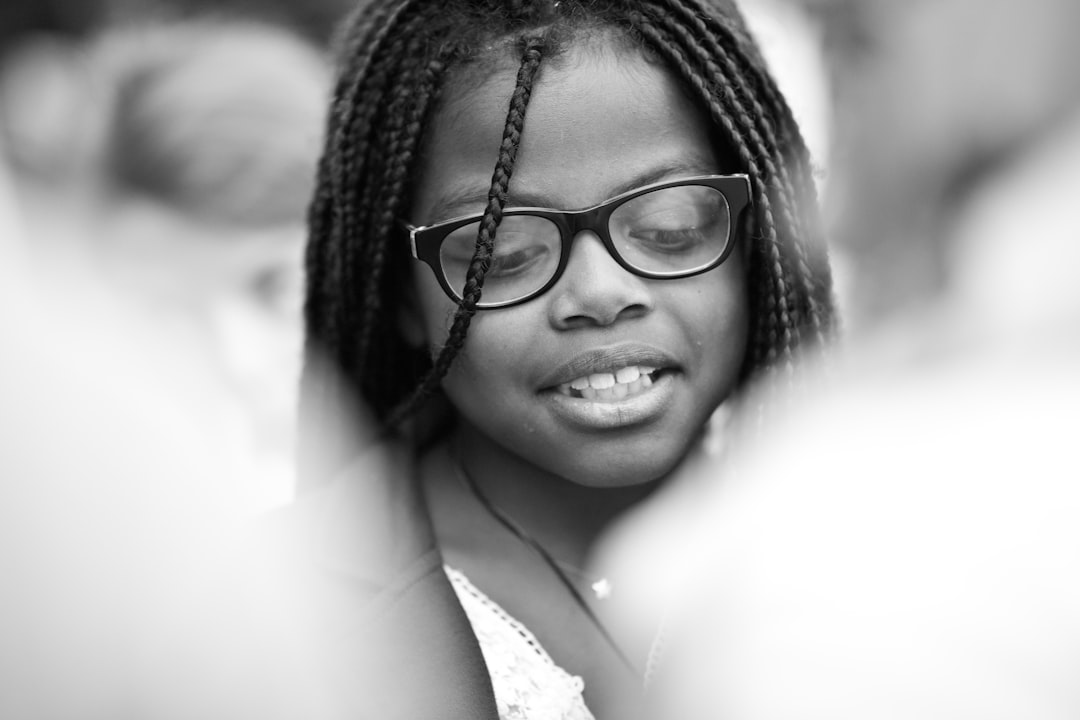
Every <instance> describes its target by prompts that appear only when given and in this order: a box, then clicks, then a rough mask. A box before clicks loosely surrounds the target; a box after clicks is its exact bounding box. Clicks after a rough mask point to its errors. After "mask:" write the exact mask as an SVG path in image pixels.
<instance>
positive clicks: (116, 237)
mask: <svg viewBox="0 0 1080 720" xmlns="http://www.w3.org/2000/svg"><path fill="white" fill-rule="evenodd" d="M6 70H7V71H6V73H5V74H4V82H3V84H2V92H3V113H2V114H3V126H4V128H5V131H6V134H7V137H8V147H9V155H10V156H11V158H12V162H13V165H14V167H15V168H16V170H17V183H16V186H17V189H18V191H19V193H18V195H19V201H20V205H21V207H22V210H23V214H24V217H25V219H26V222H25V224H26V227H27V234H28V235H29V237H31V238H32V242H31V243H29V245H30V246H31V250H32V251H33V252H32V259H33V260H34V261H35V263H36V265H37V266H38V267H39V268H40V269H42V270H43V271H44V272H43V278H44V279H43V282H47V283H53V285H54V291H53V292H54V294H55V295H57V296H58V297H63V294H64V292H65V284H67V283H69V282H71V281H72V280H73V279H74V281H75V282H79V283H83V284H87V285H89V286H90V287H92V288H93V289H94V290H95V292H96V294H97V295H98V296H100V299H101V300H102V302H103V304H104V305H105V306H107V307H103V309H102V312H114V313H118V314H119V315H121V316H123V317H125V318H126V321H127V322H129V323H130V324H131V326H132V327H131V332H132V333H133V334H135V335H137V336H138V337H140V338H141V339H142V341H143V342H144V343H145V344H146V345H147V346H148V347H149V348H155V349H156V350H163V351H164V352H163V354H165V355H167V356H170V357H171V359H172V367H171V371H172V372H175V374H176V380H175V382H176V383H184V382H187V383H188V392H186V393H184V395H185V401H186V402H188V403H190V404H191V405H192V408H191V409H192V410H193V411H195V412H197V413H199V414H201V415H202V416H203V418H204V423H205V434H206V436H207V437H208V438H211V439H212V441H213V442H215V443H216V444H217V445H218V447H219V448H220V449H221V450H222V451H223V452H222V453H219V455H220V456H223V457H224V456H231V460H229V462H230V463H231V464H232V465H233V467H234V469H235V471H236V472H235V476H236V477H237V478H240V477H251V478H256V479H255V480H254V483H255V484H254V485H252V486H246V487H241V486H238V487H235V488H233V492H234V493H235V494H236V498H237V501H238V502H248V503H250V504H251V505H252V507H256V508H257V507H263V506H266V505H272V504H276V503H278V502H281V501H282V500H284V499H287V498H288V497H289V495H290V493H291V478H292V471H293V461H292V446H293V443H292V438H293V435H294V427H295V422H294V420H293V416H294V405H295V395H296V390H295V387H296V383H297V378H298V375H299V363H300V328H299V310H300V285H301V282H302V280H301V264H302V257H301V256H302V243H303V235H304V230H303V226H304V216H305V206H306V203H307V198H308V196H309V194H310V191H311V187H312V183H313V177H314V170H315V161H316V155H317V148H318V142H319V137H320V133H321V129H322V119H321V108H322V105H323V103H324V102H325V97H326V94H327V92H328V83H329V76H328V67H327V64H326V62H325V61H324V58H323V56H322V54H321V52H320V51H319V50H318V49H316V48H315V47H313V46H311V45H309V44H308V43H307V42H305V41H303V40H301V39H300V38H298V37H297V36H295V35H294V34H292V33H291V32H289V31H286V30H283V29H279V28H275V27H273V26H269V25H263V24H256V23H251V22H241V21H232V22H220V21H209V20H206V21H198V20H192V21H187V22H184V23H180V24H158V25H137V26H136V25H132V26H125V27H118V28H115V29H112V30H108V31H106V32H104V33H103V34H102V35H101V36H100V37H98V38H96V39H95V40H94V41H92V42H89V43H88V44H86V45H80V46H73V45H70V44H65V43H62V42H60V41H58V40H55V39H54V40H50V41H46V40H42V41H39V42H38V43H37V44H34V45H28V46H26V47H24V48H23V49H22V50H21V51H20V52H18V53H15V54H14V55H12V56H11V57H10V60H9V67H8V68H7V69H6ZM163 374H164V373H163ZM166 376H167V375H166ZM102 380H103V382H108V379H107V378H103V379H102Z"/></svg>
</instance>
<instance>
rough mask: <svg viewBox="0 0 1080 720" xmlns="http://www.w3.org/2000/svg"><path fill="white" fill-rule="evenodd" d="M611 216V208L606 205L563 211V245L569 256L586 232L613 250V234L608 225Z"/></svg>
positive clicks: (609, 250) (609, 249)
mask: <svg viewBox="0 0 1080 720" xmlns="http://www.w3.org/2000/svg"><path fill="white" fill-rule="evenodd" d="M610 216H611V210H610V208H608V207H606V206H604V205H601V206H599V207H592V208H586V209H585V210H574V211H569V212H564V213H562V217H563V228H562V231H563V245H564V252H565V253H566V254H567V256H569V255H570V254H571V253H572V251H573V248H574V245H575V244H576V242H577V239H578V237H579V236H580V235H581V234H582V233H585V232H587V233H591V234H592V235H593V236H595V237H596V238H597V239H598V240H599V241H600V244H602V245H603V246H604V247H605V248H607V250H608V252H611V236H610V234H609V232H608V226H607V222H608V218H609V217H610Z"/></svg>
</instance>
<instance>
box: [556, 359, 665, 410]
mask: <svg viewBox="0 0 1080 720" xmlns="http://www.w3.org/2000/svg"><path fill="white" fill-rule="evenodd" d="M662 372H663V370H661V369H659V368H656V367H652V366H650V365H624V366H622V367H619V368H613V369H612V370H610V371H607V372H594V373H589V374H587V375H582V376H581V377H577V378H574V379H573V380H571V381H569V382H564V383H560V384H559V385H557V386H556V387H555V390H556V392H558V393H559V394H560V395H564V396H566V397H571V398H579V399H583V400H591V401H594V402H616V401H618V400H623V399H625V398H632V397H634V396H636V395H638V394H640V393H643V392H645V391H646V390H648V389H649V388H650V387H651V386H652V384H653V383H654V382H656V381H657V380H658V379H659V378H660V375H661V373H662Z"/></svg>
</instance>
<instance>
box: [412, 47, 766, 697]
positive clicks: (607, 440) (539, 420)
mask: <svg viewBox="0 0 1080 720" xmlns="http://www.w3.org/2000/svg"><path fill="white" fill-rule="evenodd" d="M517 67H518V61H517V60H516V59H512V58H509V57H508V58H507V60H506V61H505V62H504V63H503V64H502V65H501V66H500V67H499V68H498V70H497V71H496V72H493V73H491V74H490V75H488V76H487V77H486V78H485V79H484V80H483V82H482V84H480V85H479V86H477V85H476V83H475V79H473V82H471V83H467V84H466V83H462V84H461V85H457V83H459V82H461V81H462V79H464V80H466V81H467V80H469V79H470V78H468V77H465V78H458V79H457V81H456V82H452V83H451V85H450V86H449V87H448V88H447V90H446V91H445V92H444V95H443V97H444V103H443V105H442V106H441V107H440V109H439V110H438V112H437V113H436V115H435V117H434V119H433V124H432V126H431V130H430V134H429V136H428V138H427V143H426V150H425V154H424V156H423V158H422V166H421V169H420V173H419V175H418V178H419V182H418V183H417V185H416V187H415V192H414V197H413V203H412V208H413V212H412V214H411V217H410V218H409V219H410V221H411V222H413V223H414V224H417V225H429V224H433V223H436V222H439V221H442V220H446V219H449V218H453V217H457V216H461V215H465V214H469V213H477V212H481V211H482V210H483V208H484V204H485V201H486V196H487V192H488V187H489V184H490V181H491V174H492V169H493V166H494V163H495V161H496V159H497V157H498V148H499V144H500V140H501V137H502V132H503V123H504V119H505V115H506V108H507V103H508V100H509V97H510V95H511V93H512V91H513V87H514V78H515V75H516V72H517ZM455 87H457V88H458V89H459V90H460V89H461V88H467V90H468V94H467V95H466V94H464V93H462V92H458V93H456V94H455V92H454V90H455ZM733 171H734V169H733V168H731V167H725V166H723V165H722V164H721V163H720V162H719V161H718V159H717V154H716V152H715V151H714V146H713V143H712V141H711V132H710V127H709V125H708V124H707V121H706V119H705V117H704V116H703V114H702V113H701V112H700V111H699V110H698V109H697V108H696V106H694V105H693V104H692V103H691V101H690V100H689V99H688V98H687V97H686V96H685V94H684V93H683V91H682V90H681V88H680V87H679V85H678V84H677V82H676V81H675V80H674V78H672V77H671V76H670V75H669V74H668V72H667V71H666V70H665V69H664V68H663V67H662V66H660V65H658V64H653V63H650V62H648V61H646V60H645V59H644V58H643V57H642V56H641V55H639V54H638V53H637V52H636V51H627V50H623V49H620V50H613V49H612V48H611V47H610V46H608V47H599V48H598V47H597V46H596V45H595V44H594V45H590V47H589V49H588V50H587V51H582V50H580V49H576V48H569V49H568V50H567V51H566V54H564V55H562V56H560V57H559V58H557V59H554V60H548V61H546V63H545V64H543V65H542V69H541V72H540V75H539V77H538V80H537V84H536V85H535V87H534V91H533V95H532V100H531V102H530V105H529V108H528V112H527V114H526V121H525V129H524V131H523V134H522V143H521V147H520V149H519V154H518V158H517V162H516V165H515V169H514V174H513V177H512V180H511V183H510V196H511V197H510V202H509V203H508V207H511V206H515V205H517V206H523V205H527V206H541V207H550V208H562V209H578V208H584V207H588V206H592V205H595V204H597V203H600V202H602V201H604V200H606V199H608V198H610V197H612V196H614V195H617V194H619V193H621V192H624V191H626V190H629V189H633V188H635V187H639V186H641V185H645V184H648V183H651V182H657V181H661V180H669V179H671V180H673V179H678V178H682V177H688V176H692V175H703V174H711V173H724V172H733ZM414 282H415V308H414V312H413V313H412V314H407V315H406V317H405V318H404V319H403V330H404V331H405V333H406V334H407V335H408V336H410V337H412V338H413V339H414V340H415V341H416V342H418V343H419V342H424V343H427V345H428V347H429V349H430V350H431V351H432V352H433V353H434V352H436V351H437V349H438V347H439V346H440V345H441V343H443V342H444V341H445V338H446V337H447V332H448V330H449V327H450V324H451V320H452V317H453V313H454V310H455V305H454V304H453V303H452V301H450V299H449V298H447V297H446V295H445V294H444V293H443V291H442V290H441V289H440V288H439V286H438V284H437V282H436V280H435V277H434V275H433V274H432V273H431V271H430V269H429V268H428V267H427V266H425V265H423V264H421V263H416V264H415V268H414ZM747 327H748V306H747V299H746V288H745V279H744V269H743V265H742V260H741V253H740V252H739V250H738V249H737V250H736V251H735V252H733V253H732V255H731V256H730V257H729V258H728V260H727V261H726V262H725V263H724V264H723V265H721V266H720V267H718V268H715V269H713V270H711V271H709V272H707V273H704V274H702V275H698V276H695V277H691V278H684V279H679V280H648V279H644V278H641V277H638V276H635V275H633V274H631V273H629V272H627V271H626V270H624V269H623V268H622V267H620V266H619V265H618V264H617V263H616V262H615V260H614V259H613V258H612V257H611V256H610V255H609V254H608V252H607V250H606V249H605V248H604V246H603V245H602V244H601V242H600V240H599V239H598V238H597V237H596V236H595V235H593V234H592V233H591V232H587V231H586V232H582V233H581V234H579V235H578V236H577V238H576V240H575V243H574V246H573V250H572V254H571V257H570V260H569V265H568V267H567V270H566V272H565V274H564V275H563V276H562V277H561V278H560V280H559V282H558V283H557V284H556V285H555V286H554V287H553V288H552V289H551V290H549V291H548V292H547V293H545V294H544V295H542V296H540V297H538V298H535V299H533V300H531V301H529V302H527V303H525V304H522V305H518V306H514V307H510V308H502V309H497V310H489V311H480V312H479V313H477V315H476V316H475V317H474V319H473V322H472V325H471V327H470V329H469V334H468V338H467V340H466V344H465V347H464V349H463V351H462V352H461V353H460V354H459V355H458V357H457V359H456V360H455V362H454V364H453V366H452V368H451V370H450V372H449V374H448V375H447V376H446V378H445V379H444V381H443V388H444V390H445V393H446V395H447V397H448V398H449V401H450V403H451V404H452V406H453V408H454V410H455V412H456V414H457V418H458V422H457V424H456V429H455V435H454V437H453V438H451V440H450V442H449V444H448V447H443V448H441V449H439V450H437V451H435V452H433V453H431V454H430V455H429V456H428V457H427V459H426V463H425V465H424V469H423V475H424V478H425V490H426V492H427V495H428V500H429V503H428V504H429V507H430V510H431V514H432V521H433V525H434V528H435V533H436V536H437V538H438V541H439V545H440V547H441V548H442V551H443V555H444V557H445V558H446V560H447V562H448V563H450V564H451V565H454V566H455V567H458V568H459V569H461V570H463V571H464V572H465V573H466V575H467V576H468V577H469V578H470V580H472V582H473V583H474V584H476V585H477V587H479V588H481V589H482V590H484V591H485V592H486V593H487V594H488V595H489V596H490V597H492V599H494V600H495V601H496V602H498V603H499V604H500V605H501V606H502V607H504V608H505V609H506V610H507V611H508V612H510V613H511V614H512V615H514V616H515V617H516V618H518V619H519V620H520V621H521V622H523V623H525V625H526V626H527V627H529V628H530V630H531V631H532V632H533V633H534V634H536V636H537V637H538V638H539V639H540V641H541V643H542V644H543V645H544V647H545V648H546V649H547V650H548V652H549V653H550V654H551V655H552V657H553V658H555V660H556V662H558V663H559V664H560V665H561V666H562V667H564V668H566V669H567V670H568V671H570V672H572V673H574V674H578V675H581V676H582V677H584V678H585V682H586V690H585V697H586V702H587V703H588V704H589V707H590V708H591V709H592V710H593V712H595V713H598V714H599V715H600V716H610V717H630V716H631V715H630V714H629V713H630V712H631V710H630V709H629V708H626V707H619V706H618V703H620V702H623V703H625V702H628V701H629V700H631V699H633V698H634V697H636V696H637V689H638V688H640V675H637V676H636V677H628V674H627V673H626V671H625V669H624V668H623V667H622V666H621V665H620V664H619V662H618V659H617V658H616V657H615V655H614V653H613V652H612V651H611V649H610V646H609V645H607V644H606V641H604V640H603V639H602V637H600V636H599V635H598V633H597V632H596V629H595V627H594V626H592V624H591V622H590V621H589V620H588V619H587V617H586V616H585V615H584V613H582V612H581V609H580V608H578V607H576V605H575V604H574V602H573V600H572V598H571V597H570V596H569V594H568V593H567V592H566V589H565V588H563V587H562V586H561V585H560V584H559V583H558V580H557V578H555V577H554V576H553V575H552V573H551V572H550V570H548V569H547V568H546V566H545V565H543V564H542V562H540V561H538V559H537V557H536V555H535V554H534V553H533V552H532V551H531V550H530V549H529V548H528V547H527V546H525V545H524V543H521V542H520V541H517V540H516V539H514V538H512V537H511V536H509V535H508V533H507V531H506V529H505V528H503V527H502V526H501V525H499V524H498V523H497V522H496V521H494V520H493V518H492V517H491V516H490V514H489V513H488V512H487V511H486V510H485V509H483V507H482V506H480V504H479V503H478V502H477V501H476V499H475V498H474V497H472V495H471V494H470V493H469V492H468V491H467V490H466V489H465V486H464V484H463V483H462V482H461V476H460V474H459V473H458V471H457V470H456V463H455V461H454V460H453V457H454V455H455V454H456V455H457V457H459V458H460V462H461V464H462V465H463V466H464V467H465V468H466V471H467V472H468V474H469V475H470V476H471V477H472V478H473V479H474V481H475V483H476V484H477V486H478V487H479V488H480V489H481V491H482V492H483V494H484V495H485V496H487V497H488V498H489V499H490V500H491V501H492V502H493V503H494V504H495V505H496V506H498V507H499V508H500V509H501V510H502V511H503V512H504V513H505V514H506V515H508V516H510V517H511V518H513V519H514V521H515V522H516V523H518V524H519V525H520V526H521V527H522V528H524V530H525V532H526V533H527V534H528V535H529V536H531V537H533V538H535V539H536V540H537V541H538V542H540V543H541V545H543V546H544V547H545V548H546V549H547V550H548V551H549V552H550V553H551V554H552V555H553V556H555V557H557V558H559V559H560V560H562V561H565V562H568V563H570V564H573V565H576V566H578V567H583V566H585V565H586V563H587V560H588V554H589V550H590V548H591V546H592V543H593V541H594V540H595V538H596V536H597V535H598V534H599V533H600V532H601V531H602V530H603V529H604V527H606V526H607V525H608V524H609V523H610V522H611V520H612V519H613V518H614V517H616V516H618V515H619V514H621V513H622V512H623V511H625V510H626V509H627V508H628V507H630V506H631V505H633V504H635V503H636V502H637V501H639V500H640V499H641V498H642V497H643V496H644V495H646V494H647V493H648V492H650V491H651V490H652V489H653V488H654V487H655V486H656V481H657V480H658V479H660V478H663V477H665V476H667V475H669V474H670V473H671V472H672V470H673V469H674V468H676V467H677V466H678V465H679V463H680V462H681V461H682V460H683V459H684V458H685V457H686V456H687V454H688V453H689V451H690V449H691V448H692V446H693V445H694V443H695V441H696V440H697V439H698V438H699V437H700V434H701V431H702V428H703V426H704V425H705V423H706V422H707V420H708V418H709V417H710V415H711V414H712V412H713V411H714V410H715V408H716V407H717V405H718V404H719V403H721V402H722V401H723V400H724V399H725V398H726V397H727V396H728V395H729V394H730V393H731V392H732V390H733V389H734V388H735V386H736V384H737V381H738V376H739V370H740V367H741V365H742V362H743V357H744V354H745V351H746V344H747ZM627 348H629V350H627ZM642 348H647V349H648V352H653V353H659V354H660V355H662V356H664V357H666V358H668V359H669V361H670V362H669V365H670V367H669V371H668V372H667V373H666V374H667V376H668V377H667V378H666V379H665V380H664V381H663V383H664V387H663V388H662V389H658V390H654V391H653V392H655V393H656V397H657V398H660V399H659V400H658V401H657V402H655V403H651V401H650V403H647V412H638V411H627V412H626V413H621V414H620V413H615V415H614V417H615V420H613V421H611V422H607V423H606V424H605V423H603V422H602V423H599V424H596V423H592V424H590V422H588V421H586V422H583V421H582V420H581V417H580V416H579V415H577V414H575V413H574V412H569V413H568V412H566V411H565V408H562V409H560V408H561V407H562V406H560V404H559V403H560V401H559V400H558V399H553V398H552V394H553V390H552V387H551V385H552V378H553V373H554V374H555V375H556V376H557V375H558V374H559V371H558V368H560V367H564V366H565V365H566V363H567V362H570V361H573V360H574V359H575V358H580V357H582V355H583V354H586V355H588V354H589V353H594V352H598V353H600V354H601V355H604V354H605V353H609V352H611V351H613V350H615V351H626V352H629V353H630V354H633V353H636V352H639V351H641V349H642ZM564 379H569V378H564ZM658 385H660V383H658ZM586 417H587V418H588V417H591V416H589V415H588V413H586ZM609 420H610V417H609ZM448 448H449V449H448ZM602 612H603V610H601V613H602ZM648 640H649V638H640V639H639V638H629V637H621V638H618V639H617V642H618V644H619V645H620V646H622V647H624V649H625V651H626V652H627V654H628V655H630V656H632V657H634V658H635V659H636V661H637V662H639V663H641V664H643V663H644V656H645V654H646V653H647V651H648ZM625 683H629V684H625Z"/></svg>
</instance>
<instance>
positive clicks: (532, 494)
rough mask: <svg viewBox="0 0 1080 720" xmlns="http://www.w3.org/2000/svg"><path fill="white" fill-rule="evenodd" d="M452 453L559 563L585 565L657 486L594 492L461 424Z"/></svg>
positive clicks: (477, 484) (482, 491) (489, 496)
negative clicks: (608, 531) (622, 518)
mask: <svg viewBox="0 0 1080 720" xmlns="http://www.w3.org/2000/svg"><path fill="white" fill-rule="evenodd" d="M451 453H452V454H454V455H456V459H457V462H459V463H460V465H461V469H462V470H463V471H464V472H465V473H466V475H467V477H468V478H469V479H471V481H472V483H473V484H474V486H475V488H476V490H477V491H478V492H479V493H480V494H482V495H483V497H484V498H486V499H487V500H488V502H490V503H491V504H492V505H494V506H495V507H496V508H498V509H499V510H500V511H501V512H502V513H503V514H504V515H506V516H507V517H508V518H509V519H511V520H512V521H513V522H514V523H516V524H517V525H518V526H519V527H520V528H521V529H522V530H524V531H525V532H526V533H527V534H528V535H529V536H531V537H532V538H534V539H535V540H536V541H538V542H539V543H540V544H541V545H543V546H544V547H545V548H546V549H547V550H548V552H550V553H551V554H552V555H553V556H555V557H556V558H558V559H559V560H562V561H566V562H569V563H573V564H576V565H579V566H584V565H585V563H586V562H587V560H588V555H589V551H590V549H591V548H592V546H593V544H594V542H595V541H596V539H597V537H598V536H599V535H600V534H601V533H602V532H603V531H604V530H605V529H606V528H608V527H609V526H610V525H611V523H612V522H613V521H614V520H615V519H617V518H618V517H619V516H621V515H622V514H623V513H624V512H625V511H626V510H627V509H629V508H630V507H632V506H633V505H635V504H637V503H638V502H639V501H640V500H642V499H643V498H645V497H646V496H648V495H649V494H650V493H651V492H652V491H653V490H654V489H655V488H656V486H657V484H658V483H656V482H653V483H648V484H645V485H636V486H631V487H621V488H593V487H588V486H585V485H581V484H578V483H575V482H571V481H569V480H566V479H565V478H562V477H560V476H558V475H554V474H552V473H549V472H547V471H545V470H543V469H542V468H539V467H537V466H536V465H534V464H533V463H531V462H529V461H527V460H525V459H524V458H521V457H519V456H518V455H516V454H514V453H512V452H510V451H509V450H507V449H506V448H503V447H502V446H500V445H498V444H497V443H494V442H492V441H491V439H490V438H488V437H487V436H486V435H484V434H483V433H481V432H480V431H479V430H477V429H476V428H475V427H473V426H472V425H469V424H467V423H465V422H461V423H460V424H459V425H458V427H457V428H456V430H455V431H454V435H453V437H452V438H451Z"/></svg>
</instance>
